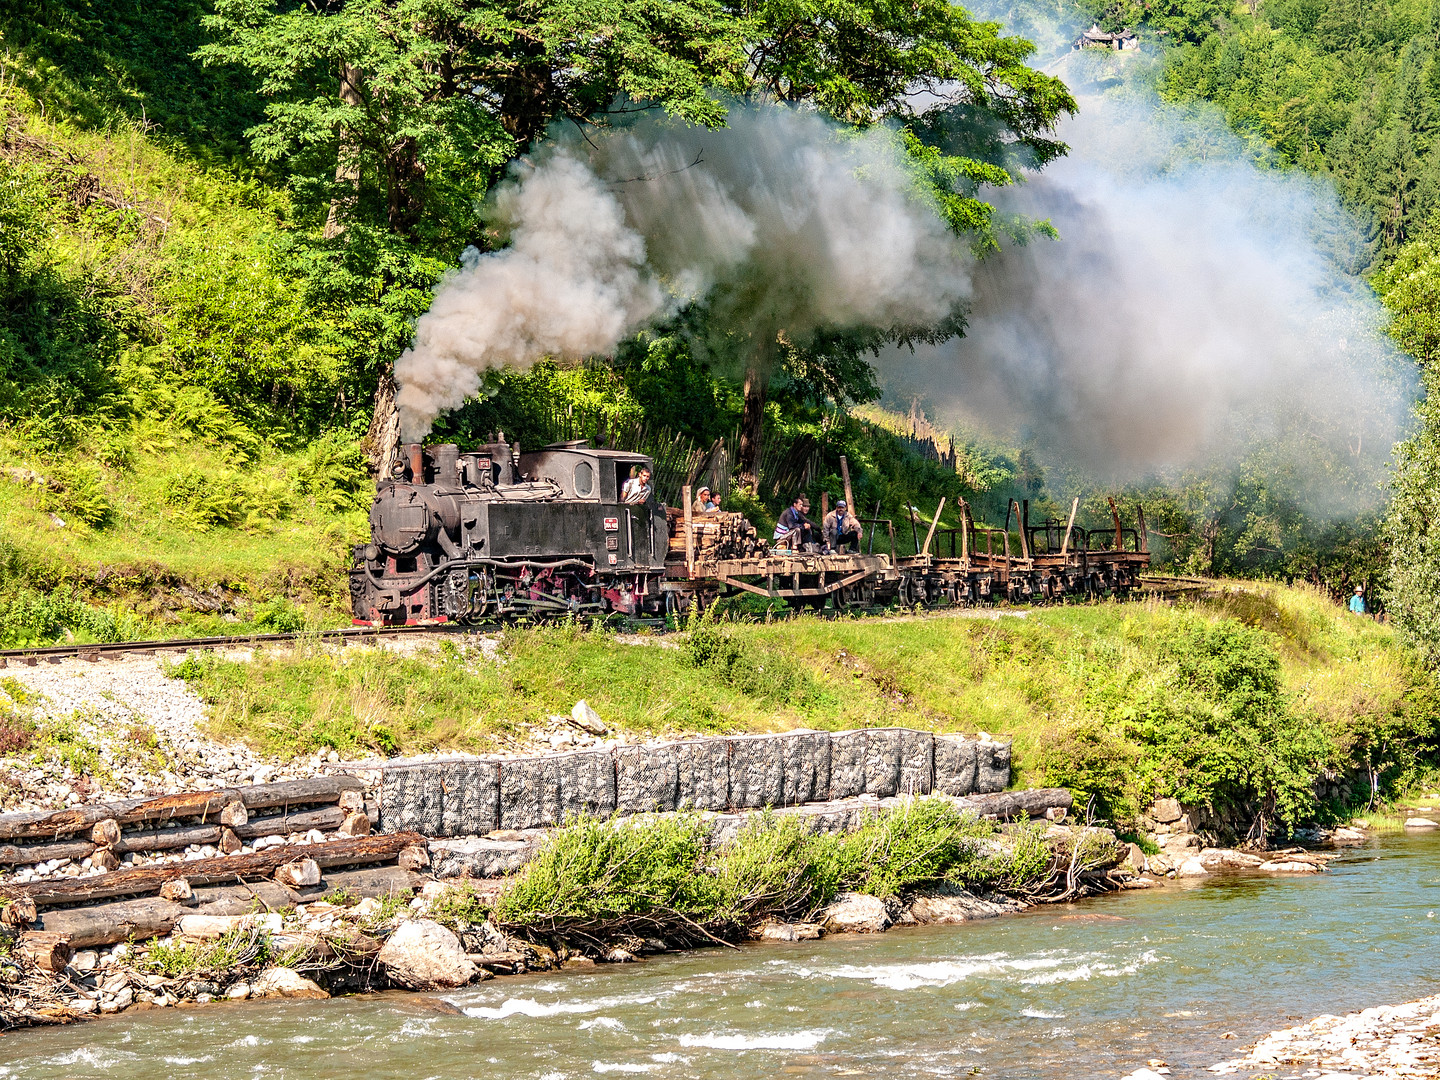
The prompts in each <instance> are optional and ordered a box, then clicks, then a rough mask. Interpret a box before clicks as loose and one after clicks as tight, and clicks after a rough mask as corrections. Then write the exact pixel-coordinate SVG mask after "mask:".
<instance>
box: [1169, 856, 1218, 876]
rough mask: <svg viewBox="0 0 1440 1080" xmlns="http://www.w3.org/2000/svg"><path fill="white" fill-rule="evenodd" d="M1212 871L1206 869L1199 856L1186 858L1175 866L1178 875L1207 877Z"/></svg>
mask: <svg viewBox="0 0 1440 1080" xmlns="http://www.w3.org/2000/svg"><path fill="white" fill-rule="evenodd" d="M1209 873H1210V871H1209V870H1206V869H1205V864H1204V863H1202V862H1201V861H1200V860H1199V859H1197V858H1193V857H1192V858H1189V859H1186V860H1184V861H1183V862H1182V863H1181V864H1180V865H1179V866H1177V867H1176V868H1175V876H1176V877H1207V876H1208V875H1209Z"/></svg>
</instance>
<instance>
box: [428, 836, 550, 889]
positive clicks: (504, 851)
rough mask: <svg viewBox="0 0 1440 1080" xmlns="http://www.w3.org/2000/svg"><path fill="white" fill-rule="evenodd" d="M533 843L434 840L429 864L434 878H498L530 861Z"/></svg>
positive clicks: (517, 841)
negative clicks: (432, 869)
mask: <svg viewBox="0 0 1440 1080" xmlns="http://www.w3.org/2000/svg"><path fill="white" fill-rule="evenodd" d="M536 843H538V835H537V837H536V839H535V840H533V841H532V840H529V839H525V840H489V839H484V838H473V839H467V840H436V841H433V842H432V843H431V845H430V863H431V865H432V866H433V867H434V872H435V876H436V877H441V878H452V877H469V878H498V877H503V876H504V875H506V874H513V873H515V872H516V871H517V870H519V869H520V868H521V867H522V866H524V865H525V864H526V863H527V862H529V861H530V856H531V855H532V854H534V851H535V844H536Z"/></svg>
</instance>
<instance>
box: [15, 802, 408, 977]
mask: <svg viewBox="0 0 1440 1080" xmlns="http://www.w3.org/2000/svg"><path fill="white" fill-rule="evenodd" d="M375 815H376V809H375V807H374V805H373V804H372V805H370V806H368V807H367V806H366V804H365V801H364V792H363V785H362V783H361V781H359V780H358V779H356V778H355V777H351V776H331V777H316V778H312V779H309V780H297V781H293V782H286V783H276V784H256V785H251V786H246V787H237V788H224V789H218V790H214V791H203V792H186V793H182V794H178V795H166V796H161V797H157V798H150V799H127V800H121V801H115V802H106V803H92V804H87V805H82V806H77V807H72V808H70V809H67V810H61V811H33V812H25V813H12V814H0V864H8V865H10V866H24V865H35V864H38V863H43V862H47V861H50V860H55V859H60V860H65V859H69V860H79V859H86V858H88V859H89V860H90V861H91V865H92V866H99V867H101V868H102V869H104V870H106V871H107V872H104V873H94V872H91V873H88V874H82V875H80V876H75V877H70V876H65V875H58V874H52V875H49V876H45V877H41V878H37V879H34V880H30V881H26V882H15V881H11V882H7V883H0V926H3V928H5V929H6V930H8V931H9V932H10V933H12V934H18V941H17V944H18V945H19V948H20V950H21V952H23V953H24V954H25V955H27V956H28V957H29V958H30V959H31V960H33V961H34V963H35V964H36V965H37V966H39V967H40V968H42V969H44V970H47V971H59V970H63V969H64V967H65V964H66V963H67V962H68V960H69V958H70V955H71V952H72V951H73V950H74V949H78V948H89V947H94V946H98V945H111V944H116V943H119V942H122V941H126V940H130V939H136V940H143V939H145V938H149V937H155V936H158V935H162V934H166V933H169V932H170V930H171V929H172V927H174V926H175V925H176V924H177V923H178V921H179V920H180V919H181V918H182V917H184V916H186V915H190V914H197V913H198V914H205V915H235V914H241V913H245V912H250V911H253V910H256V909H260V910H278V909H283V908H289V907H293V906H294V905H295V904H297V903H304V902H306V901H307V900H314V899H319V898H320V897H321V896H323V895H325V894H326V893H328V892H333V891H335V890H340V889H343V890H345V891H347V892H349V893H351V894H352V895H356V896H361V897H363V896H384V895H389V894H391V893H400V892H404V893H406V894H408V893H409V892H411V891H412V890H413V889H414V888H416V887H417V884H418V882H419V876H418V875H417V874H415V873H414V872H413V870H414V869H415V868H417V867H419V866H423V865H426V864H428V855H427V854H426V853H425V850H426V849H425V838H424V837H422V836H419V835H418V834H416V833H413V832H398V833H391V834H388V835H384V836H372V835H370V830H371V825H372V822H373V820H374V817H375ZM315 831H318V832H319V833H320V834H321V838H322V842H319V843H307V844H295V843H284V842H279V840H278V839H277V840H276V841H272V846H269V847H266V848H264V849H262V850H258V851H251V852H245V853H239V852H240V849H241V847H242V846H243V845H244V843H245V842H247V841H252V840H256V839H259V838H261V837H275V838H283V837H294V836H295V835H296V834H308V833H312V832H315ZM192 845H202V846H206V845H209V846H213V847H214V848H215V849H216V850H217V851H218V852H220V854H218V855H216V856H214V857H210V858H185V859H180V860H157V861H155V862H152V863H149V864H141V865H135V866H123V867H122V865H121V863H120V861H119V857H120V856H121V855H124V854H126V853H130V852H135V853H165V852H174V851H176V850H177V849H181V848H187V847H191V846H192ZM397 862H398V863H400V864H401V865H399V866H396V865H378V864H387V863H388V864H395V863H397ZM347 868H349V869H347ZM356 868H361V869H356ZM106 901H117V902H111V903H106ZM77 905H91V906H85V907H80V906H77Z"/></svg>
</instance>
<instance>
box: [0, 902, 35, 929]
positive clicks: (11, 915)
mask: <svg viewBox="0 0 1440 1080" xmlns="http://www.w3.org/2000/svg"><path fill="white" fill-rule="evenodd" d="M34 921H35V901H34V900H31V899H30V898H29V897H28V896H22V897H21V898H20V899H19V900H12V901H11V902H10V903H8V904H6V905H5V906H4V907H3V908H0V926H9V927H11V928H12V929H13V928H16V927H21V926H29V925H30V924H31V923H33V922H34Z"/></svg>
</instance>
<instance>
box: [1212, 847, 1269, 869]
mask: <svg viewBox="0 0 1440 1080" xmlns="http://www.w3.org/2000/svg"><path fill="white" fill-rule="evenodd" d="M1196 858H1198V859H1199V860H1200V863H1201V865H1202V866H1204V867H1205V869H1207V870H1220V869H1225V870H1252V869H1254V868H1255V867H1257V866H1259V865H1260V864H1261V863H1263V862H1264V861H1265V860H1264V859H1262V858H1260V856H1258V855H1251V854H1249V853H1248V852H1244V851H1236V850H1235V849H1234V848H1204V849H1202V850H1201V852H1200V854H1199V855H1198V856H1196Z"/></svg>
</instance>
